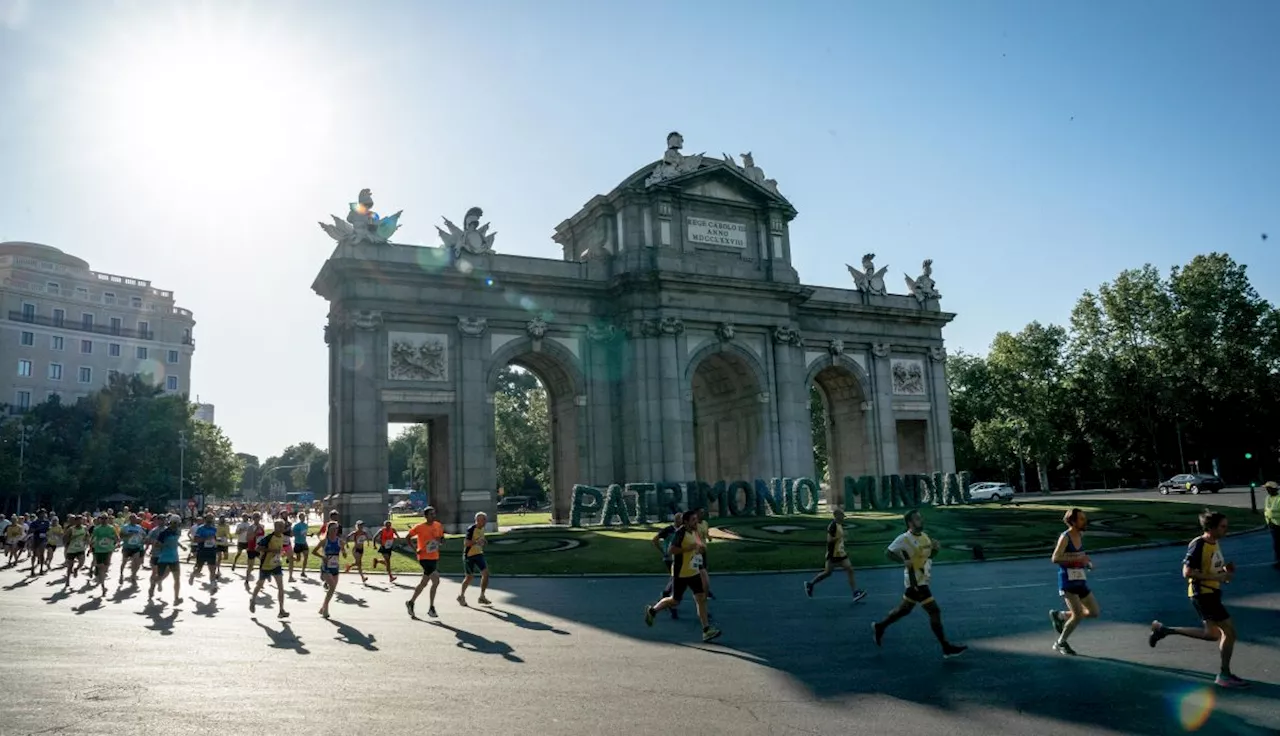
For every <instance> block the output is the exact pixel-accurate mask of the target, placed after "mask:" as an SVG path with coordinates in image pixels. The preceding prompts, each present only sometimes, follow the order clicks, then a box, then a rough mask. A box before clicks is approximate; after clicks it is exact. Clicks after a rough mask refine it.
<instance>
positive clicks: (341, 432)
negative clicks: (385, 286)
mask: <svg viewBox="0 0 1280 736" xmlns="http://www.w3.org/2000/svg"><path fill="white" fill-rule="evenodd" d="M343 321H344V327H345V328H346V329H344V331H343V333H344V334H343V340H342V354H341V356H340V361H341V365H342V380H341V383H342V384H343V385H342V390H341V391H340V395H339V409H338V412H337V414H338V416H339V421H340V426H339V427H338V432H337V434H338V436H339V441H338V444H339V447H340V448H341V450H342V461H341V466H342V486H341V487H340V488H339V489H338V493H339V496H338V504H337V505H338V512H339V514H340V515H341V519H342V523H343V525H344V526H346V527H351V526H352V525H354V524H355V522H356V520H357V519H364V520H366V521H368V520H369V519H375V520H376V519H382V518H385V517H386V513H387V457H386V454H387V421H386V413H385V412H384V411H383V410H382V398H381V397H380V396H379V395H378V390H379V384H380V383H381V382H380V380H379V378H380V377H381V376H383V375H385V374H386V365H385V360H384V356H385V353H386V349H385V345H384V342H385V340H384V337H383V335H384V334H385V333H384V331H383V329H382V313H381V312H378V311H372V310H363V311H351V312H347V313H346V314H345V315H344V317H343Z"/></svg>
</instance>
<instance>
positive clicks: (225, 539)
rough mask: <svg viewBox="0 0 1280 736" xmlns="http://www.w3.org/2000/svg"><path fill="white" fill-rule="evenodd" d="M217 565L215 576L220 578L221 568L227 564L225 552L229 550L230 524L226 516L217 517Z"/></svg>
mask: <svg viewBox="0 0 1280 736" xmlns="http://www.w3.org/2000/svg"><path fill="white" fill-rule="evenodd" d="M217 539H218V564H217V567H216V575H217V577H218V578H219V579H221V578H222V566H223V565H225V564H226V563H227V552H229V551H230V550H231V523H230V522H228V521H227V517H226V516H219V517H218V537H217Z"/></svg>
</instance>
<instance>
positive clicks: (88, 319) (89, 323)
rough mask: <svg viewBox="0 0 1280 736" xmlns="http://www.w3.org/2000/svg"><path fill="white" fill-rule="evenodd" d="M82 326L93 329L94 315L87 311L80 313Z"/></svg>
mask: <svg viewBox="0 0 1280 736" xmlns="http://www.w3.org/2000/svg"><path fill="white" fill-rule="evenodd" d="M80 326H81V327H83V328H85V329H86V330H92V329H93V315H92V314H89V313H88V312H85V313H83V314H81V315H80Z"/></svg>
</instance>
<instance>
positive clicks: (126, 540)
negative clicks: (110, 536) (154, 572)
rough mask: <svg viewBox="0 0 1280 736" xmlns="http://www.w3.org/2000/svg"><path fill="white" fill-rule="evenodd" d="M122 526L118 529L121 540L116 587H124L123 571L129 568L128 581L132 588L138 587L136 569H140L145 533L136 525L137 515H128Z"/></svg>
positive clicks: (140, 526) (144, 545) (145, 540)
mask: <svg viewBox="0 0 1280 736" xmlns="http://www.w3.org/2000/svg"><path fill="white" fill-rule="evenodd" d="M127 522H128V523H126V524H125V525H124V526H122V527H120V538H121V540H123V543H122V544H121V547H120V549H121V552H122V554H121V560H120V580H119V581H118V582H117V583H116V585H117V587H124V569H125V568H126V567H128V568H130V571H129V572H130V577H129V581H130V583H131V584H132V585H133V587H135V588H136V587H138V568H140V567H142V557H143V552H144V549H145V547H146V542H147V532H146V530H145V529H143V528H142V525H140V524H139V523H138V515H137V514H129V518H128V520H127Z"/></svg>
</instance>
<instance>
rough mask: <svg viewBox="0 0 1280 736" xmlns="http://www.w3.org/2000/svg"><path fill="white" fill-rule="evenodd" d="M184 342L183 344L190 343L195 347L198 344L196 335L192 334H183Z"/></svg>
mask: <svg viewBox="0 0 1280 736" xmlns="http://www.w3.org/2000/svg"><path fill="white" fill-rule="evenodd" d="M182 344H183V345H190V346H191V347H193V348H194V347H195V346H196V339H195V338H194V337H192V336H190V335H183V336H182Z"/></svg>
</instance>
